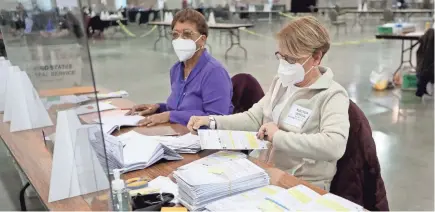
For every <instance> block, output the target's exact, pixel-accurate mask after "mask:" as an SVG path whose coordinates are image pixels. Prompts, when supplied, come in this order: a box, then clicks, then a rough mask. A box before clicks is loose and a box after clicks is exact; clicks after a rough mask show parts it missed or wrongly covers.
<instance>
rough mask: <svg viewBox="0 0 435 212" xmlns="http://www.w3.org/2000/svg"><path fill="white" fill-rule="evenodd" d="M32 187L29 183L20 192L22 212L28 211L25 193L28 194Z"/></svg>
mask: <svg viewBox="0 0 435 212" xmlns="http://www.w3.org/2000/svg"><path fill="white" fill-rule="evenodd" d="M29 186H30V183H29V182H27V183H26V184H25V185H24V186H23V188H22V189H21V190H20V206H21V211H27V207H26V199H25V196H24V195H25V193H26V189H27V188H28V187H29Z"/></svg>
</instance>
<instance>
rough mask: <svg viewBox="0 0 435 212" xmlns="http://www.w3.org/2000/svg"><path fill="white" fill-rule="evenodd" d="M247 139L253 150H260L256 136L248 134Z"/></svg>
mask: <svg viewBox="0 0 435 212" xmlns="http://www.w3.org/2000/svg"><path fill="white" fill-rule="evenodd" d="M246 137H247V138H248V142H249V146H250V147H251V148H252V149H257V148H258V141H257V138H255V136H254V135H253V134H251V133H246Z"/></svg>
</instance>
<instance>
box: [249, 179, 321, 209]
mask: <svg viewBox="0 0 435 212" xmlns="http://www.w3.org/2000/svg"><path fill="white" fill-rule="evenodd" d="M320 197H321V196H320V194H318V193H317V192H315V191H313V190H311V189H310V188H308V187H306V186H304V185H297V186H295V187H292V188H290V189H288V190H284V191H281V192H279V193H276V194H273V195H269V196H267V197H265V199H264V200H263V201H261V202H260V203H259V204H258V208H259V209H260V210H263V211H271V210H272V211H294V210H296V209H298V208H300V207H303V206H304V205H306V204H308V203H310V202H311V201H313V200H315V199H317V198H320Z"/></svg>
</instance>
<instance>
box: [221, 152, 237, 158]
mask: <svg viewBox="0 0 435 212" xmlns="http://www.w3.org/2000/svg"><path fill="white" fill-rule="evenodd" d="M216 155H218V156H222V157H226V158H230V159H238V158H240V157H239V155H237V154H235V153H232V152H224V151H222V152H217V153H216Z"/></svg>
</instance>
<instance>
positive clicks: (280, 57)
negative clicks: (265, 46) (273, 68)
mask: <svg viewBox="0 0 435 212" xmlns="http://www.w3.org/2000/svg"><path fill="white" fill-rule="evenodd" d="M275 56H276V59H278V60H281V59H282V60H285V61H287V62H288V63H290V64H295V63H297V60H296V59H295V58H292V57H290V56H287V55H283V54H281V53H279V52H275Z"/></svg>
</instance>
